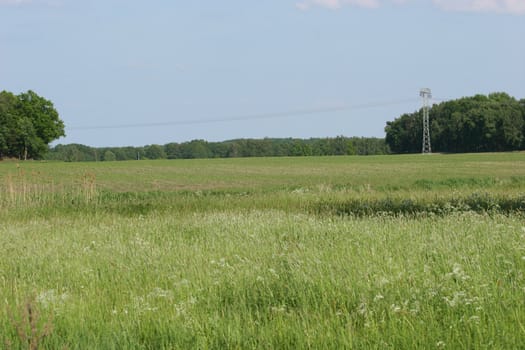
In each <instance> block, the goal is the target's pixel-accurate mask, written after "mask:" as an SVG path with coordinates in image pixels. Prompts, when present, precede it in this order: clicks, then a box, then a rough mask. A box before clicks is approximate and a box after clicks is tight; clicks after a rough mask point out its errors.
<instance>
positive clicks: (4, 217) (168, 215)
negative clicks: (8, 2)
mask: <svg viewBox="0 0 525 350" xmlns="http://www.w3.org/2000/svg"><path fill="white" fill-rule="evenodd" d="M524 213H525V153H500V154H496V153H494V154H465V155H439V154H434V155H425V156H424V155H402V156H367V157H320V158H318V157H304V158H238V159H207V160H169V161H130V162H97V163H95V162H93V163H54V162H19V163H17V162H10V161H9V162H7V161H5V162H0V219H1V222H2V224H1V225H0V303H1V306H0V347H2V346H3V347H5V348H7V349H26V348H28V346H29V345H32V346H34V347H33V348H35V349H36V348H38V349H193V348H194V349H304V348H311V349H378V348H379V349H458V348H460V349H514V348H521V347H523V344H525V220H524V219H525V215H524Z"/></svg>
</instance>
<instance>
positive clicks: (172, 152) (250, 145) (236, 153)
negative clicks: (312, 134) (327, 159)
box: [46, 136, 388, 162]
mask: <svg viewBox="0 0 525 350" xmlns="http://www.w3.org/2000/svg"><path fill="white" fill-rule="evenodd" d="M386 153H388V148H387V147H386V144H385V140H384V139H381V138H373V137H370V138H365V137H350V138H349V137H344V136H337V137H333V138H312V139H296V138H285V139H280V138H265V139H238V140H229V141H223V142H208V141H205V140H192V141H188V142H183V143H175V142H172V143H168V144H166V145H163V146H161V145H148V146H144V147H131V146H128V147H101V148H92V147H89V146H84V145H79V144H69V145H57V146H55V147H53V148H51V150H50V152H49V153H48V154H47V155H46V159H49V160H64V161H70V162H71V161H111V160H135V159H166V158H168V159H190V158H234V157H283V156H327V155H354V154H355V155H369V154H386Z"/></svg>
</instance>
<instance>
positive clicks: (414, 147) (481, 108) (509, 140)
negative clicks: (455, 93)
mask: <svg viewBox="0 0 525 350" xmlns="http://www.w3.org/2000/svg"><path fill="white" fill-rule="evenodd" d="M429 121H430V133H431V136H430V139H431V144H432V150H433V151H434V152H451V153H464V152H500V151H515V150H523V149H525V99H522V100H519V101H518V100H517V99H515V98H514V97H511V96H509V95H508V94H506V93H502V92H499V93H492V94H489V95H488V96H485V95H475V96H472V97H463V98H460V99H456V100H451V101H446V102H442V103H439V104H435V105H433V106H432V107H431V108H430V110H429ZM385 132H386V138H385V141H386V144H387V145H388V147H389V148H390V150H391V151H392V152H394V153H417V152H421V150H422V139H423V110H422V109H421V110H419V111H417V112H414V113H410V114H403V115H401V116H400V117H399V118H397V119H395V120H394V121H392V122H387V125H386V127H385Z"/></svg>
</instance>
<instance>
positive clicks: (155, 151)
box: [144, 145, 167, 159]
mask: <svg viewBox="0 0 525 350" xmlns="http://www.w3.org/2000/svg"><path fill="white" fill-rule="evenodd" d="M144 156H145V157H146V158H148V159H166V157H167V156H166V152H164V147H162V146H160V145H149V146H145V147H144Z"/></svg>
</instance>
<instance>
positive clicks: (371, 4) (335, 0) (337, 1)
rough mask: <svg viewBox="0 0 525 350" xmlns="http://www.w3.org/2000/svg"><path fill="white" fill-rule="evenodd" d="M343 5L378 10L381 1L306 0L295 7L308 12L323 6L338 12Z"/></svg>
mask: <svg viewBox="0 0 525 350" xmlns="http://www.w3.org/2000/svg"><path fill="white" fill-rule="evenodd" d="M343 5H354V6H358V7H366V8H376V7H379V5H380V2H379V0H304V1H302V2H298V3H296V4H295V6H296V7H297V8H298V9H300V10H308V9H310V8H311V7H314V6H321V7H326V8H329V9H332V10H336V9H338V8H340V7H342V6H343Z"/></svg>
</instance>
